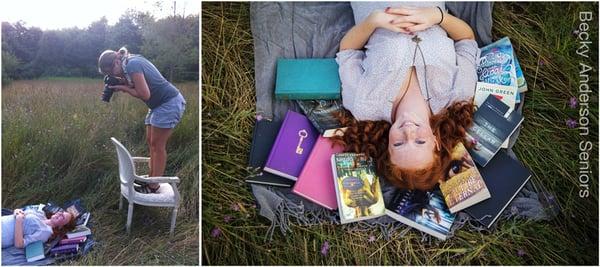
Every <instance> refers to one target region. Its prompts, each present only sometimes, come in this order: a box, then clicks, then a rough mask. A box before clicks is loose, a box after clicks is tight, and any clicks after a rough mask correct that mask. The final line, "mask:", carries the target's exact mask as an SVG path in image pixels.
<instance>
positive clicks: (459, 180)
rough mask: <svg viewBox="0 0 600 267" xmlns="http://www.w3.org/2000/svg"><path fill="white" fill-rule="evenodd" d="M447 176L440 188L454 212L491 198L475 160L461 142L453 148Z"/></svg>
mask: <svg viewBox="0 0 600 267" xmlns="http://www.w3.org/2000/svg"><path fill="white" fill-rule="evenodd" d="M445 176H446V177H444V179H445V181H440V190H441V191H442V195H443V196H444V200H445V201H446V205H447V206H448V208H449V209H450V212H452V213H456V212H458V211H460V210H462V209H464V208H466V207H469V206H472V205H474V204H476V203H478V202H481V201H483V200H485V199H488V198H490V192H489V191H488V189H487V187H486V185H485V182H484V181H483V178H482V177H481V174H480V173H479V170H477V167H476V166H475V162H473V159H472V158H471V156H470V155H469V152H467V149H466V148H465V146H464V145H463V144H462V143H460V142H459V143H458V144H457V145H456V146H455V147H454V149H453V150H452V155H451V161H450V165H449V166H448V169H447V170H446V173H445Z"/></svg>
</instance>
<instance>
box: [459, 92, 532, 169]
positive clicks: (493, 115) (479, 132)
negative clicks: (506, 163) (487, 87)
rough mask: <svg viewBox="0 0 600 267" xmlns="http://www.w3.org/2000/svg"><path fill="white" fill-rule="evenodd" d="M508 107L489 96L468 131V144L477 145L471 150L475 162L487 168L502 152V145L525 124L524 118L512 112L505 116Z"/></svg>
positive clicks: (476, 112)
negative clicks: (495, 156)
mask: <svg viewBox="0 0 600 267" xmlns="http://www.w3.org/2000/svg"><path fill="white" fill-rule="evenodd" d="M507 109H508V107H507V106H506V105H505V104H504V103H502V102H501V101H500V100H498V99H496V98H495V97H493V96H491V95H490V96H488V98H487V99H486V100H485V101H484V103H483V104H482V105H481V107H479V108H478V109H477V110H476V111H475V113H474V114H473V125H472V126H471V127H470V128H469V129H467V136H466V140H467V142H471V143H473V144H475V146H474V147H473V148H471V149H469V152H470V153H471V156H472V157H473V160H474V161H475V162H477V163H478V164H479V165H481V166H485V165H486V164H487V163H488V162H489V161H490V160H491V159H492V157H494V155H495V154H496V153H497V152H498V150H500V147H501V146H502V144H503V143H504V142H505V141H506V140H507V139H508V138H509V137H510V135H511V134H512V133H513V132H514V131H515V130H516V129H517V127H518V126H519V125H520V124H521V122H523V116H522V115H521V114H519V113H517V112H511V113H510V115H509V116H508V118H505V117H504V116H503V114H504V113H503V112H505V111H506V110H507Z"/></svg>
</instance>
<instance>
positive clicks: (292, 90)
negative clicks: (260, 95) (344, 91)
mask: <svg viewBox="0 0 600 267" xmlns="http://www.w3.org/2000/svg"><path fill="white" fill-rule="evenodd" d="M341 88H342V83H341V82H340V75H339V71H338V64H337V62H335V59H333V58H307V59H283V58H280V59H278V60H277V78H276V80H275V98H277V99H279V100H313V99H339V98H340V91H341Z"/></svg>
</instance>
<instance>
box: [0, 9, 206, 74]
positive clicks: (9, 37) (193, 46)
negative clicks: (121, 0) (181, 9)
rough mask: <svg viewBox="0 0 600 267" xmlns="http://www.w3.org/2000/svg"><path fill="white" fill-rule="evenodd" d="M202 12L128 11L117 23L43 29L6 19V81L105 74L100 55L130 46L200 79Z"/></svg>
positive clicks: (161, 66) (165, 68)
mask: <svg viewBox="0 0 600 267" xmlns="http://www.w3.org/2000/svg"><path fill="white" fill-rule="evenodd" d="M198 32H199V18H198V15H191V16H186V17H182V16H181V15H173V16H169V17H166V18H162V19H158V20H157V19H155V18H154V17H153V16H152V15H151V14H149V13H142V12H138V11H134V10H127V11H126V12H125V14H123V15H122V16H121V17H120V18H119V21H118V22H117V23H116V24H115V25H113V26H111V25H108V23H107V19H106V17H102V18H101V19H99V20H97V21H94V22H92V23H91V24H90V25H89V26H88V27H87V28H84V29H79V28H76V27H75V28H67V29H61V30H45V31H43V30H41V29H40V28H37V27H27V26H26V25H25V24H24V23H23V22H21V21H19V22H16V23H8V22H2V83H3V84H5V83H7V82H9V81H11V80H20V79H35V78H39V77H46V76H64V77H90V78H101V77H102V76H101V74H100V73H99V72H98V67H97V63H98V56H99V55H100V53H102V51H104V50H106V49H112V50H115V51H116V50H118V49H119V48H120V47H122V46H125V47H127V49H128V50H129V53H133V54H141V55H143V56H144V57H146V58H147V59H149V60H150V61H151V62H152V63H154V65H155V66H156V67H157V68H158V70H159V71H160V72H161V73H162V74H163V76H165V78H167V79H168V80H170V81H184V80H198V67H199V57H198V46H199V43H198Z"/></svg>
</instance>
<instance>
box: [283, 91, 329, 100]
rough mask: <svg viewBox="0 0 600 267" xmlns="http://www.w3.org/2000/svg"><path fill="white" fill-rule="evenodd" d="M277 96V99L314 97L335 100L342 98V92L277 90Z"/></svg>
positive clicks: (312, 98)
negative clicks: (316, 92)
mask: <svg viewBox="0 0 600 267" xmlns="http://www.w3.org/2000/svg"><path fill="white" fill-rule="evenodd" d="M275 98H276V99H277V100H314V99H326V100H334V99H339V98H340V93H339V92H336V93H320V94H315V93H312V92H294V93H292V92H276V93H275Z"/></svg>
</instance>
